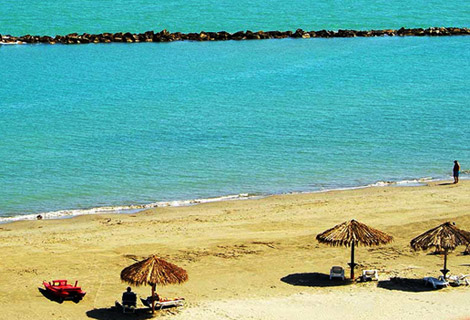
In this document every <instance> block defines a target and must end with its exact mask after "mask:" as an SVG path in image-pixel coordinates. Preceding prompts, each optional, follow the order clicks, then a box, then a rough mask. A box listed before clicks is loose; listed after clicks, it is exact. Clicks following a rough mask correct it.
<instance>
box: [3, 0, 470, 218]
mask: <svg viewBox="0 0 470 320" xmlns="http://www.w3.org/2000/svg"><path fill="white" fill-rule="evenodd" d="M30 2H31V1H17V2H14V3H13V2H8V3H0V12H2V13H4V12H9V14H2V15H1V16H0V33H2V34H6V33H11V34H15V35H19V34H25V33H35V34H51V35H54V34H56V33H57V34H64V33H68V32H74V31H77V32H85V31H86V32H104V31H111V32H114V31H124V30H126V31H127V30H129V31H136V32H138V31H145V30H149V29H155V30H158V29H162V28H167V29H169V30H171V31H183V32H188V31H199V30H206V31H213V30H222V29H223V30H227V31H236V30H240V29H253V30H258V29H263V30H269V29H295V28H297V27H302V28H304V29H322V28H328V29H337V28H363V29H370V28H384V27H392V28H396V27H400V26H402V25H405V26H407V27H419V26H424V27H427V26H434V25H436V26H438V25H446V26H467V27H468V26H469V25H468V17H469V16H470V4H469V3H466V2H465V3H461V2H459V3H457V2H446V3H445V4H444V3H442V2H437V1H419V2H418V3H415V4H413V5H411V4H408V3H405V2H402V1H396V2H393V3H388V2H387V3H386V2H374V4H371V3H369V2H365V1H356V2H354V4H352V2H351V4H349V5H348V4H344V3H343V2H339V1H338V2H336V1H327V2H323V3H321V4H319V3H311V2H310V1H295V2H293V3H291V2H289V3H288V2H279V1H274V2H270V3H269V5H267V4H266V3H261V2H259V3H257V2H254V3H253V2H250V3H248V2H246V1H245V2H243V1H242V2H238V4H237V5H235V4H232V3H228V2H227V3H221V2H215V1H202V2H198V3H197V4H195V3H193V4H184V3H183V2H182V1H175V2H173V3H171V4H170V3H169V4H160V5H158V6H157V5H156V4H154V1H128V2H126V4H125V5H124V4H113V5H112V6H111V4H109V2H106V1H93V2H92V1H76V0H75V1H65V2H61V3H60V4H58V3H55V4H54V5H52V4H47V3H41V4H40V5H39V4H35V5H32V4H31V3H30ZM136 7H138V8H137V9H133V8H136ZM366 9H367V10H366ZM418 12H419V14H417V13H418ZM0 64H1V66H2V74H1V77H0V79H1V86H0V162H1V165H0V216H3V217H5V216H15V215H25V214H32V213H39V212H46V211H56V210H62V209H85V208H93V207H101V206H120V205H131V204H146V203H152V202H157V201H171V200H182V199H195V198H207V197H217V196H222V195H229V194H239V193H253V194H269V193H279V192H290V191H308V190H321V189H330V188H341V187H354V186H361V185H367V184H371V183H375V182H377V181H401V180H412V179H417V178H422V177H434V178H448V177H449V175H450V173H451V169H452V161H453V160H454V159H459V160H460V162H461V165H462V168H463V169H466V168H468V167H469V163H470V147H469V141H470V126H469V125H468V123H470V114H469V112H468V110H469V107H470V102H469V101H470V90H469V89H468V88H469V87H470V80H469V77H468V75H469V74H470V37H449V38H447V37H445V38H428V37H425V38H356V39H298V40H293V39H285V40H264V41H242V42H235V41H229V42H211V43H194V42H175V43H161V44H156V43H141V44H133V45H126V44H107V45H103V44H101V45H79V46H60V45H56V46H49V45H27V46H0Z"/></svg>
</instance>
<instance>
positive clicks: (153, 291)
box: [152, 284, 155, 313]
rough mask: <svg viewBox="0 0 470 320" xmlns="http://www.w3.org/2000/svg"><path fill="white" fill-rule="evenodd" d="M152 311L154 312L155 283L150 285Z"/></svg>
mask: <svg viewBox="0 0 470 320" xmlns="http://www.w3.org/2000/svg"><path fill="white" fill-rule="evenodd" d="M152 313H155V285H154V284H153V285H152Z"/></svg>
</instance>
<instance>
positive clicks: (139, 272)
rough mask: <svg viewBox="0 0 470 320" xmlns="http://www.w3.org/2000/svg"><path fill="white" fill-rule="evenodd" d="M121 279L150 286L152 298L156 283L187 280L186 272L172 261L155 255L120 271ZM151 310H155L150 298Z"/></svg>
mask: <svg viewBox="0 0 470 320" xmlns="http://www.w3.org/2000/svg"><path fill="white" fill-rule="evenodd" d="M121 280H122V281H126V282H128V283H130V284H132V285H134V286H141V285H147V284H148V285H150V286H152V298H153V296H154V295H155V287H156V285H163V286H164V285H168V284H180V283H183V282H185V281H187V280H188V273H187V272H186V270H184V269H183V268H180V267H178V266H176V265H174V264H172V263H169V262H167V261H165V260H163V259H161V258H159V257H157V256H155V255H152V256H150V257H148V258H147V259H145V260H142V261H139V262H137V263H134V264H133V265H131V266H129V267H127V268H124V269H123V270H122V271H121ZM152 312H155V300H154V299H152Z"/></svg>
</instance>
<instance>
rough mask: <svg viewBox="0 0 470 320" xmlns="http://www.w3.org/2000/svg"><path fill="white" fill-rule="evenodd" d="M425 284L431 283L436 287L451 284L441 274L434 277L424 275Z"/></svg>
mask: <svg viewBox="0 0 470 320" xmlns="http://www.w3.org/2000/svg"><path fill="white" fill-rule="evenodd" d="M423 280H424V285H428V284H431V285H432V287H433V288H434V289H436V288H437V287H447V286H448V285H449V282H448V281H446V280H445V279H444V278H443V277H442V276H439V278H434V277H424V278H423Z"/></svg>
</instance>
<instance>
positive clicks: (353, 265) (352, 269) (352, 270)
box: [348, 242, 356, 280]
mask: <svg viewBox="0 0 470 320" xmlns="http://www.w3.org/2000/svg"><path fill="white" fill-rule="evenodd" d="M348 264H349V266H350V267H351V280H354V267H355V266H356V264H355V263H354V242H353V243H352V244H351V262H350V263H348Z"/></svg>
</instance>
